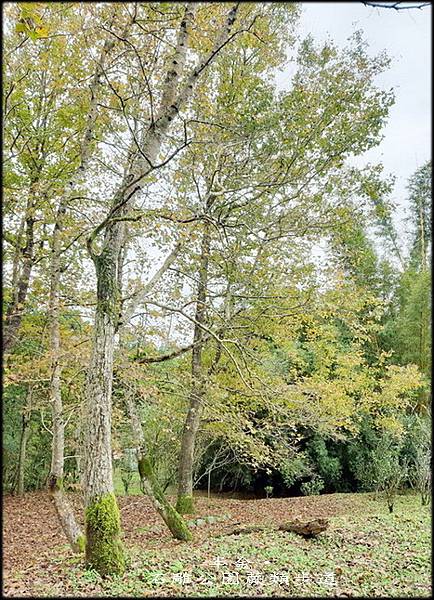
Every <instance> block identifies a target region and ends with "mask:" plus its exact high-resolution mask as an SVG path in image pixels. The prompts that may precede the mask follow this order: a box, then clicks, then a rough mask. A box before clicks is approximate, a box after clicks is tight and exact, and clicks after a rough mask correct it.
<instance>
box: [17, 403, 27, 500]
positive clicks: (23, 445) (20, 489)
mask: <svg viewBox="0 0 434 600" xmlns="http://www.w3.org/2000/svg"><path fill="white" fill-rule="evenodd" d="M30 433H31V429H30V415H29V414H23V417H22V430H21V440H20V455H19V459H18V470H17V483H16V493H17V494H18V495H19V496H22V495H23V494H24V473H25V466H26V452H27V442H28V441H29V438H30Z"/></svg>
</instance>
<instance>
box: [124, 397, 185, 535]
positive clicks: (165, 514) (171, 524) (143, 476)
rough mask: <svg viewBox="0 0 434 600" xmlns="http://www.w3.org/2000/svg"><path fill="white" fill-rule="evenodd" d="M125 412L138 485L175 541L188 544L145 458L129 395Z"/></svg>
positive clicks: (181, 522) (180, 521) (182, 524)
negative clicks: (134, 456) (132, 437)
mask: <svg viewBox="0 0 434 600" xmlns="http://www.w3.org/2000/svg"><path fill="white" fill-rule="evenodd" d="M125 402H126V406H127V411H128V414H129V417H130V420H131V428H132V431H133V436H134V443H135V445H136V448H137V462H138V468H139V475H140V485H141V488H142V491H143V493H145V494H147V496H148V497H149V499H150V500H151V502H152V504H153V506H154V508H155V510H156V511H157V512H158V513H159V515H160V516H161V518H162V519H163V521H164V522H165V523H166V525H167V527H168V528H169V530H170V532H171V533H172V535H173V537H174V538H176V539H177V540H182V541H185V542H188V541H190V540H191V539H192V535H191V533H190V531H189V529H188V527H187V525H186V523H185V521H184V519H183V518H182V517H181V515H180V514H179V513H178V512H177V511H176V510H175V509H174V508H173V506H172V505H171V504H170V502H169V501H168V500H167V498H166V496H165V495H164V491H163V489H162V488H161V486H160V484H159V482H158V481H157V478H156V477H155V474H154V472H153V469H152V465H151V463H150V461H149V459H148V458H146V448H145V440H144V436H143V429H142V424H141V423H140V418H139V415H138V412H137V407H136V405H135V403H134V400H133V398H132V397H131V395H130V394H128V395H127V397H126V399H125Z"/></svg>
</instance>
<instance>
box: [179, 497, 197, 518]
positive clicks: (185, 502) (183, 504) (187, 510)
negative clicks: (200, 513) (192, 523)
mask: <svg viewBox="0 0 434 600" xmlns="http://www.w3.org/2000/svg"><path fill="white" fill-rule="evenodd" d="M176 510H177V511H178V512H179V514H180V515H187V514H193V513H194V502H193V496H190V495H188V494H180V495H179V496H178V499H177V501H176Z"/></svg>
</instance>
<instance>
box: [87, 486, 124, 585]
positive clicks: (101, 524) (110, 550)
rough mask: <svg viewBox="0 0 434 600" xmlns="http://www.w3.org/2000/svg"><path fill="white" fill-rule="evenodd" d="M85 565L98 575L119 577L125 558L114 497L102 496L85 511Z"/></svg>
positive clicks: (109, 495)
mask: <svg viewBox="0 0 434 600" xmlns="http://www.w3.org/2000/svg"><path fill="white" fill-rule="evenodd" d="M85 517H86V564H87V565H89V566H90V567H91V568H93V569H95V570H96V571H98V573H100V574H101V575H121V574H122V573H123V572H124V571H125V557H124V550H123V546H122V543H121V541H120V533H121V522H120V515H119V508H118V505H117V502H116V498H115V496H114V494H105V495H104V496H101V497H100V498H99V499H98V500H97V501H96V502H94V503H93V504H91V505H90V506H88V507H87V509H86V515H85Z"/></svg>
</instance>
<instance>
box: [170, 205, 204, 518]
mask: <svg viewBox="0 0 434 600" xmlns="http://www.w3.org/2000/svg"><path fill="white" fill-rule="evenodd" d="M210 204H211V200H208V202H207V209H208V208H209V207H210ZM209 251H210V232H209V223H208V221H206V222H205V224H204V232H203V237H202V243H201V252H200V263H199V282H198V290H197V302H196V315H195V326H194V338H193V344H194V345H193V350H192V358H191V375H192V389H191V393H190V401H189V407H188V412H187V416H186V419H185V424H184V430H183V432H182V439H181V450H180V455H179V466H178V499H177V502H176V510H177V511H178V512H179V513H180V514H187V513H192V512H194V504H193V461H194V447H195V442H196V435H197V431H198V429H199V424H200V416H201V412H202V398H203V393H204V381H203V372H202V351H203V347H204V334H203V329H202V327H201V325H204V324H205V320H206V295H207V285H208V266H209Z"/></svg>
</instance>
